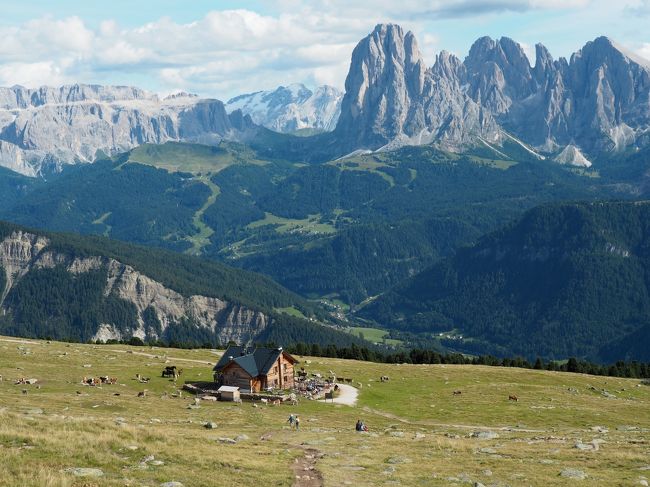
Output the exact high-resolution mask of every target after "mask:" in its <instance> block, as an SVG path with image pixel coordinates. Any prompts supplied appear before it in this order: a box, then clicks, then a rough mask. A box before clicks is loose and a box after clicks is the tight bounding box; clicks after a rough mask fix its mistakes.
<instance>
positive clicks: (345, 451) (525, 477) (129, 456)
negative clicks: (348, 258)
mask: <svg viewBox="0 0 650 487" xmlns="http://www.w3.org/2000/svg"><path fill="white" fill-rule="evenodd" d="M126 350H129V351H131V352H135V353H124V352H125V351H126ZM141 352H144V353H149V354H151V355H153V356H151V357H149V356H143V355H139V354H138V353H141ZM181 359H183V360H181ZM216 359H217V355H216V354H215V353H213V352H211V351H208V350H201V351H189V350H165V349H157V350H156V349H154V350H151V349H148V348H140V349H137V348H130V347H126V346H100V347H94V346H91V345H74V344H73V345H67V344H62V343H56V342H53V343H46V342H40V341H35V342H33V343H31V344H20V343H16V342H7V341H0V374H1V375H2V376H3V377H4V379H5V380H4V381H3V382H0V471H1V472H3V475H2V476H0V485H11V486H14V485H27V486H31V485H33V486H44V485H45V486H82V485H85V486H91V485H98V486H104V485H108V486H112V485H148V486H155V485H160V483H162V482H167V481H172V480H175V481H179V482H182V483H183V484H184V485H185V486H195V485H242V486H249V485H250V486H253V485H255V486H259V485H260V482H263V483H264V485H278V486H280V485H291V483H292V482H293V479H294V472H293V471H292V468H291V465H292V464H293V461H294V459H295V458H296V457H298V456H301V455H303V454H304V449H305V448H312V449H316V450H318V451H320V452H322V453H323V454H324V456H323V457H322V458H320V459H319V460H318V461H317V463H316V468H318V469H319V471H320V472H321V473H322V475H323V478H324V481H325V485H333V486H338V485H355V486H356V485H359V486H364V485H367V486H371V485H373V486H374V485H384V484H391V483H395V482H399V483H400V484H401V485H454V484H456V485H463V484H469V481H472V482H474V481H480V482H482V483H484V484H485V485H490V484H496V485H513V486H514V485H535V486H537V485H540V486H547V485H549V486H553V485H558V486H559V485H566V484H567V483H568V482H569V481H568V480H567V479H565V478H562V477H560V476H559V473H560V472H561V471H562V470H563V469H565V468H569V467H570V468H577V469H580V470H582V471H584V472H585V473H586V474H587V476H588V477H587V480H585V481H583V483H584V484H585V485H603V486H609V485H635V484H638V482H639V480H640V479H641V478H642V476H644V475H645V476H646V477H648V478H650V471H645V470H640V468H641V467H644V466H647V465H650V387H648V386H641V387H636V386H637V384H638V382H639V381H633V380H622V379H612V378H599V377H590V376H583V375H578V374H559V373H548V372H538V371H527V370H520V369H501V368H489V367H470V366H466V367H464V366H407V365H390V366H389V365H381V364H370V363H362V362H354V361H345V360H335V359H320V358H312V359H310V363H306V362H305V361H303V364H302V365H304V366H305V368H306V369H307V370H308V371H311V372H322V373H325V374H328V372H329V370H333V371H335V372H336V373H337V374H338V375H339V376H342V377H352V378H354V380H355V383H361V384H363V387H362V389H361V394H360V396H359V397H360V401H359V404H358V406H357V407H347V406H340V405H332V404H323V403H315V402H302V403H301V404H300V405H299V406H297V407H295V408H294V407H291V406H281V407H258V408H253V407H251V405H250V404H246V403H244V404H243V405H241V406H237V405H232V404H226V403H208V402H206V401H204V402H202V403H201V406H200V408H199V409H188V405H189V404H190V403H191V400H190V398H189V397H188V396H187V394H185V395H184V396H183V397H182V398H181V399H178V398H171V397H169V398H167V399H163V398H161V395H163V393H164V392H167V393H172V392H174V391H176V390H177V388H178V386H179V385H180V384H176V386H175V385H174V383H173V381H170V380H168V379H162V378H161V377H160V372H161V370H162V368H163V366H164V364H165V363H173V364H176V365H178V366H180V367H183V368H184V374H183V376H182V379H184V380H201V379H203V380H205V379H207V378H209V377H210V366H209V365H208V362H210V363H214V362H215V361H216ZM84 365H91V367H84ZM136 373H140V374H142V375H145V376H150V377H151V378H152V379H151V381H150V382H149V383H148V384H140V383H138V382H137V381H135V380H133V378H134V377H135V374H136ZM84 375H86V376H90V375H95V376H98V375H111V376H116V377H118V379H119V384H118V385H114V386H103V387H101V388H91V387H84V386H81V385H80V384H79V380H80V379H81V377H83V376H84ZM382 375H388V376H389V377H390V381H389V382H386V383H381V382H379V377H380V376H382ZM18 377H28V378H29V377H35V378H38V379H39V380H40V381H41V388H40V389H37V388H36V386H22V385H14V384H13V381H11V379H15V378H18ZM590 387H594V388H596V391H594V390H592V389H590ZM22 389H27V390H28V393H27V394H23V393H22V392H21V391H22ZM143 389H147V390H148V396H147V397H146V398H138V397H136V395H137V392H138V391H141V390H143ZM600 389H606V390H607V391H608V392H610V393H612V394H615V395H616V396H617V399H610V398H607V397H604V396H603V395H601V393H600ZM623 389H625V390H624V391H623ZM454 390H461V391H462V394H461V395H460V396H453V395H452V391H454ZM77 391H78V392H80V393H81V394H77ZM115 393H119V396H116V395H114V394H115ZM509 394H517V395H518V396H519V398H520V400H519V402H516V403H515V402H511V401H508V395H509ZM37 409H40V410H42V412H41V411H39V410H37ZM290 412H297V413H298V414H299V415H300V417H301V420H302V422H301V431H300V432H296V431H292V430H290V429H289V428H288V426H287V423H286V418H287V416H288V414H289V413H290ZM359 417H361V418H363V419H364V420H365V421H366V423H367V424H368V425H369V426H370V429H371V431H370V433H368V434H358V433H355V432H354V430H353V428H354V423H355V421H356V420H357V418H359ZM205 421H213V422H215V423H217V425H218V428H217V429H212V430H209V429H205V428H204V427H203V422H205ZM594 426H602V427H605V428H607V429H608V432H606V433H601V432H597V431H593V430H592V427H594ZM630 427H631V428H630ZM488 430H489V431H492V432H496V433H497V434H498V437H497V438H493V439H487V440H481V439H478V438H474V437H470V434H471V433H472V432H475V431H488ZM241 434H244V435H246V436H247V437H248V439H244V440H242V441H239V442H238V443H236V444H234V445H233V444H227V443H223V442H221V441H220V440H219V438H234V437H236V436H237V435H241ZM262 438H263V439H262ZM595 438H600V439H603V440H604V441H605V443H603V444H602V445H601V447H600V449H599V451H582V450H579V449H577V448H575V445H576V443H578V442H590V441H591V440H593V439H595ZM135 447H137V448H135ZM149 455H153V456H154V458H155V460H161V461H162V462H164V464H162V465H153V464H152V463H151V462H148V463H147V464H146V465H145V466H142V465H141V462H142V460H143V459H144V458H145V457H147V456H149ZM70 467H91V468H99V469H101V470H102V471H103V472H104V476H103V477H98V478H90V477H87V478H82V477H75V476H73V475H71V474H70V473H66V472H65V469H67V468H70ZM454 479H456V480H454ZM571 482H576V481H571Z"/></svg>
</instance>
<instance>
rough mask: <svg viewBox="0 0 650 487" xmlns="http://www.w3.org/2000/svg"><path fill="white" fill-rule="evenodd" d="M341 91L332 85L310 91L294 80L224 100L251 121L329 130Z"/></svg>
mask: <svg viewBox="0 0 650 487" xmlns="http://www.w3.org/2000/svg"><path fill="white" fill-rule="evenodd" d="M342 98H343V93H341V92H340V91H339V90H337V89H336V88H334V87H332V86H320V87H318V88H316V89H315V90H314V91H312V90H310V89H309V88H307V87H306V86H305V85H303V84H300V83H296V84H291V85H289V86H280V87H279V88H277V89H275V90H272V91H257V92H255V93H247V94H244V95H239V96H236V97H235V98H232V99H230V100H228V102H227V103H226V110H227V111H228V113H230V112H232V111H234V110H241V111H242V112H243V113H244V114H246V115H250V117H251V118H252V120H253V122H255V123H256V124H258V125H263V126H265V127H267V128H269V129H271V130H275V131H276V132H293V131H296V130H301V129H317V130H323V131H331V130H333V129H334V127H335V126H336V122H337V121H338V118H339V114H340V112H341V99H342Z"/></svg>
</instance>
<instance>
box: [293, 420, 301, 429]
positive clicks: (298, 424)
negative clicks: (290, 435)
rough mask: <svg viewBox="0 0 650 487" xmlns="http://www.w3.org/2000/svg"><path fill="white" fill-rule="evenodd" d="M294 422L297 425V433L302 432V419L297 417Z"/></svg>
mask: <svg viewBox="0 0 650 487" xmlns="http://www.w3.org/2000/svg"><path fill="white" fill-rule="evenodd" d="M293 422H294V423H295V425H296V431H300V418H299V417H298V416H296V417H295V419H294V420H293Z"/></svg>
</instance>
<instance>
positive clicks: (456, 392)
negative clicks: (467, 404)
mask: <svg viewBox="0 0 650 487" xmlns="http://www.w3.org/2000/svg"><path fill="white" fill-rule="evenodd" d="M462 393H463V391H454V392H452V394H453V395H454V396H460V395H461V394H462Z"/></svg>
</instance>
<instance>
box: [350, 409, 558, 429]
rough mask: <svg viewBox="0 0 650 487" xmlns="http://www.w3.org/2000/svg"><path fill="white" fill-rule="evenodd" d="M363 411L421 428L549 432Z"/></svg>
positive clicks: (370, 410) (378, 411) (372, 410)
mask: <svg viewBox="0 0 650 487" xmlns="http://www.w3.org/2000/svg"><path fill="white" fill-rule="evenodd" d="M363 410H364V411H365V412H367V413H372V414H376V415H378V416H383V417H384V418H388V419H394V420H395V421H399V422H400V423H404V424H413V425H420V426H437V427H441V428H458V429H471V430H496V431H517V432H522V433H546V432H547V430H540V429H528V428H515V427H514V426H487V425H476V424H451V423H437V422H434V421H411V420H409V419H406V418H402V417H400V416H397V415H395V414H392V413H387V412H385V411H380V410H379V409H372V408H369V407H367V406H365V407H364V408H363Z"/></svg>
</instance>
